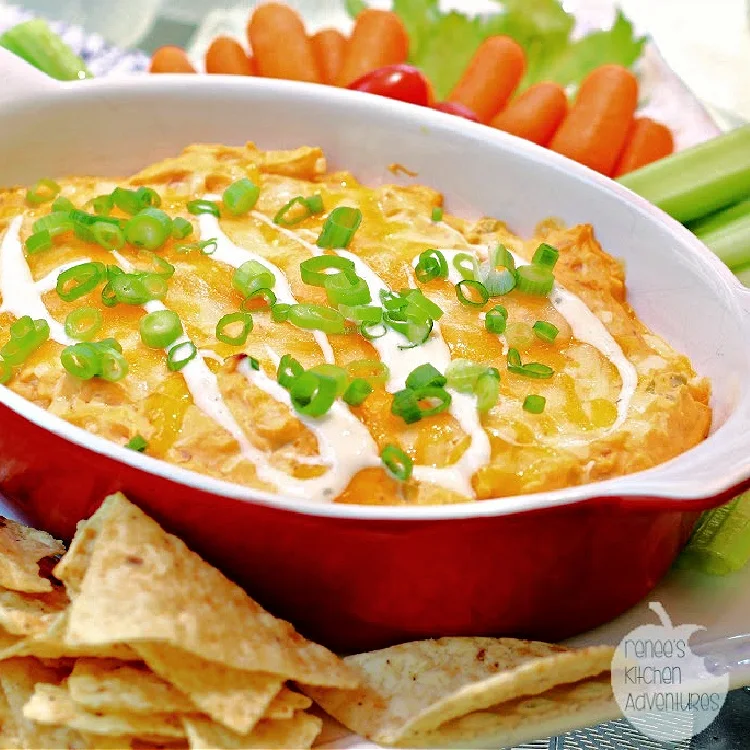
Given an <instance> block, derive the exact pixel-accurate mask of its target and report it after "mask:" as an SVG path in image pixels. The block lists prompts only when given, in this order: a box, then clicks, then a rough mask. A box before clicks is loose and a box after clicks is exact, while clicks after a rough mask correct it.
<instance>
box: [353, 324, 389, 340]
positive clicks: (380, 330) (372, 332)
mask: <svg viewBox="0 0 750 750" xmlns="http://www.w3.org/2000/svg"><path fill="white" fill-rule="evenodd" d="M359 332H360V334H361V335H362V336H363V337H364V338H366V339H367V340H368V341H373V340H374V339H382V338H383V336H385V334H386V333H388V329H387V328H386V326H385V325H383V323H367V322H365V323H360V326H359Z"/></svg>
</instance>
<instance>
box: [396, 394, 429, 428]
mask: <svg viewBox="0 0 750 750" xmlns="http://www.w3.org/2000/svg"><path fill="white" fill-rule="evenodd" d="M391 414H393V415H395V416H397V417H401V419H403V420H404V422H406V424H414V423H415V422H419V420H420V419H422V412H421V410H420V408H419V401H417V396H416V393H415V392H414V391H413V390H412V389H411V388H404V389H403V390H401V391H396V393H394V394H393V401H392V402H391Z"/></svg>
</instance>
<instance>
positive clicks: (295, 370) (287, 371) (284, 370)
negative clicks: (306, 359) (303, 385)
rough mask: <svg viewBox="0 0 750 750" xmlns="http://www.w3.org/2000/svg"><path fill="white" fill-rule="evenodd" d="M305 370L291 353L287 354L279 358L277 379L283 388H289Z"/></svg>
mask: <svg viewBox="0 0 750 750" xmlns="http://www.w3.org/2000/svg"><path fill="white" fill-rule="evenodd" d="M304 371H305V368H304V367H302V365H301V364H300V363H299V362H298V361H297V360H296V359H295V358H294V357H292V356H291V355H290V354H285V355H284V356H283V357H282V358H281V359H280V360H279V367H278V370H277V372H276V380H278V381H279V385H280V386H281V387H282V388H286V389H287V390H289V386H291V384H292V383H293V382H294V381H295V380H296V379H297V378H298V377H299V376H300V375H302V373H303V372H304Z"/></svg>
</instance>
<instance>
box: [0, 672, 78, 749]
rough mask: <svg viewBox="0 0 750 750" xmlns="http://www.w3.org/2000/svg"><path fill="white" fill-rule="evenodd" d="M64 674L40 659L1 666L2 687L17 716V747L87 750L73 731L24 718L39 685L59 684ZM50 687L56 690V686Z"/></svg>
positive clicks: (0, 678)
mask: <svg viewBox="0 0 750 750" xmlns="http://www.w3.org/2000/svg"><path fill="white" fill-rule="evenodd" d="M64 675H65V672H64V670H60V669H54V668H50V667H45V666H43V665H42V664H41V663H40V662H38V661H37V660H36V659H10V660H9V661H6V662H3V664H2V665H0V685H2V689H3V692H4V694H5V698H6V700H7V703H8V706H9V708H10V712H11V715H12V716H13V723H14V727H13V729H14V731H15V733H16V736H17V739H18V740H19V742H18V744H17V745H16V747H25V748H34V749H35V750H36V749H37V748H44V750H47V749H48V748H50V749H51V748H84V747H85V744H84V741H83V738H82V737H81V736H80V734H79V733H78V732H76V731H75V730H74V729H73V728H68V727H47V726H39V725H38V724H35V723H34V722H33V721H32V720H30V719H29V718H28V717H26V716H24V714H23V707H24V705H26V703H27V702H28V701H29V699H30V698H31V696H32V694H33V693H34V687H35V685H36V684H42V683H58V682H60V680H62V679H63V677H64ZM48 687H51V688H55V687H56V685H55V684H50V685H48Z"/></svg>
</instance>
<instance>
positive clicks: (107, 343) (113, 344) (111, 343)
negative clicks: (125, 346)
mask: <svg viewBox="0 0 750 750" xmlns="http://www.w3.org/2000/svg"><path fill="white" fill-rule="evenodd" d="M94 346H96V347H98V348H99V349H114V350H115V351H116V352H120V354H122V345H121V344H120V342H119V341H118V340H117V339H113V338H109V339H102V340H101V341H99V342H98V343H97V344H94Z"/></svg>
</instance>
